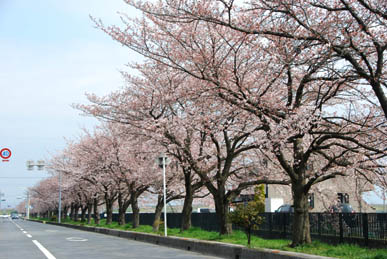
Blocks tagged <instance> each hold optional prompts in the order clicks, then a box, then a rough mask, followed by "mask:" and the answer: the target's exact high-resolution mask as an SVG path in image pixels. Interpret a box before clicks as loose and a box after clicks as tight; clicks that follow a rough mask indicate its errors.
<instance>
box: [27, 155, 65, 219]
mask: <svg viewBox="0 0 387 259" xmlns="http://www.w3.org/2000/svg"><path fill="white" fill-rule="evenodd" d="M26 165H27V170H30V171H32V170H34V167H35V166H36V168H37V169H38V170H39V171H42V170H43V169H44V167H45V163H44V160H38V161H36V163H35V162H34V161H32V160H28V161H27V162H26ZM59 179H60V178H59ZM59 186H60V183H59ZM60 196H61V195H60V188H59V215H60ZM26 214H27V215H26V217H27V219H29V218H30V192H29V191H27V213H26ZM59 223H60V218H59Z"/></svg>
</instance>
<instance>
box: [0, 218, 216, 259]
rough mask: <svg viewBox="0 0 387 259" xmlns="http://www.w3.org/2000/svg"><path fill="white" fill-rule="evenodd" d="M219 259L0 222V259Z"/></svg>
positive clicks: (36, 225) (70, 231) (72, 231)
mask: <svg viewBox="0 0 387 259" xmlns="http://www.w3.org/2000/svg"><path fill="white" fill-rule="evenodd" d="M19 258H20V259H45V258H48V259H88V258H93V259H115V258H140V259H145V258H177V259H191V258H192V259H203V258H208V259H210V258H213V259H215V258H218V257H211V256H205V255H201V254H198V253H193V252H189V251H184V250H179V249H173V248H168V247H163V246H158V245H152V244H148V243H142V242H138V241H134V240H128V239H124V238H119V237H113V236H108V235H103V234H99V233H92V232H86V231H79V230H76V229H70V228H64V227H59V226H54V225H47V224H41V223H37V222H31V221H24V220H10V219H5V218H0V259H19Z"/></svg>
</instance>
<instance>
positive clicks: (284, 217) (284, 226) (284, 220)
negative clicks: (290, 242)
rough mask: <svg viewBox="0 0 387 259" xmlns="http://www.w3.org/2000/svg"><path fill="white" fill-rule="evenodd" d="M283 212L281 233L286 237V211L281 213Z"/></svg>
mask: <svg viewBox="0 0 387 259" xmlns="http://www.w3.org/2000/svg"><path fill="white" fill-rule="evenodd" d="M281 214H283V215H282V216H283V217H282V231H283V232H282V235H283V237H284V238H285V237H286V216H287V214H288V213H281Z"/></svg>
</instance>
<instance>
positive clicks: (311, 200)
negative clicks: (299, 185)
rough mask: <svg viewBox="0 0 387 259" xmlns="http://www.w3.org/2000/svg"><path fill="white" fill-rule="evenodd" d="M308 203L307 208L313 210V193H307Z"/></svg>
mask: <svg viewBox="0 0 387 259" xmlns="http://www.w3.org/2000/svg"><path fill="white" fill-rule="evenodd" d="M308 203H309V208H310V209H313V208H314V193H309V195H308Z"/></svg>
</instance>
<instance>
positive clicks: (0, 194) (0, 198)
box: [0, 191, 5, 212]
mask: <svg viewBox="0 0 387 259" xmlns="http://www.w3.org/2000/svg"><path fill="white" fill-rule="evenodd" d="M3 196H4V193H2V192H1V191H0V212H1V202H2V201H5V199H3V198H2V197H3Z"/></svg>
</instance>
